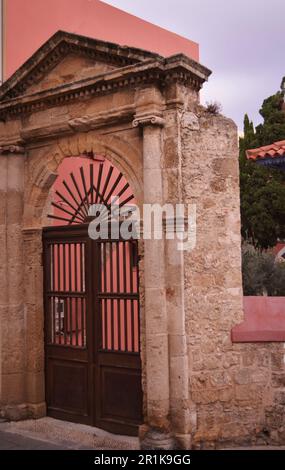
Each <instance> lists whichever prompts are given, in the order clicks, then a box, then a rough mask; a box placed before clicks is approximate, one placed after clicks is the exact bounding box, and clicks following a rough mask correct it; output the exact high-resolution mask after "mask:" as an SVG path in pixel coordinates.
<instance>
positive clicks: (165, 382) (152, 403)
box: [133, 88, 173, 449]
mask: <svg viewBox="0 0 285 470" xmlns="http://www.w3.org/2000/svg"><path fill="white" fill-rule="evenodd" d="M160 106H161V96H160V93H159V92H158V90H156V89H154V88H147V89H144V90H141V91H140V95H139V96H138V100H137V114H136V117H135V120H134V123H133V125H134V126H135V127H138V126H140V127H142V132H143V178H144V203H145V204H161V205H162V204H163V175H162V166H161V165H162V158H163V146H162V127H163V125H164V121H163V119H162V113H161V110H160ZM145 235H147V237H146V238H148V237H149V238H150V239H145V240H144V272H145V279H144V284H145V334H146V396H147V416H146V425H147V427H146V429H147V432H146V434H145V435H144V437H143V439H142V447H143V448H146V449H151V448H171V447H172V446H173V440H172V438H171V435H170V433H169V432H170V422H169V355H168V325H167V311H166V290H165V243H164V239H158V240H156V239H155V234H154V233H153V231H152V233H150V234H146V233H145Z"/></svg>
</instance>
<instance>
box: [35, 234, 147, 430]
mask: <svg viewBox="0 0 285 470" xmlns="http://www.w3.org/2000/svg"><path fill="white" fill-rule="evenodd" d="M43 248H44V301H45V360H46V402H47V412H48V415H49V416H52V417H54V418H58V419H64V420H67V421H73V422H80V423H84V424H89V425H92V426H96V427H100V428H102V429H105V430H108V431H110V432H114V433H120V434H129V435H136V434H137V428H138V425H139V424H140V423H141V421H142V389H141V360H140V334H139V327H140V318H139V276H138V252H137V249H138V247H137V241H136V240H128V241H126V240H112V239H108V240H96V241H95V240H92V239H90V238H89V237H88V227H87V225H79V226H68V227H49V228H46V229H44V231H43Z"/></svg>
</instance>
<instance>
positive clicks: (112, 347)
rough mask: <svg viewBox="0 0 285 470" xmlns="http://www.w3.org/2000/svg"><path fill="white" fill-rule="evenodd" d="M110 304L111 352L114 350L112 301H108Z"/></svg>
mask: <svg viewBox="0 0 285 470" xmlns="http://www.w3.org/2000/svg"><path fill="white" fill-rule="evenodd" d="M110 302H111V311H110V325H108V327H110V333H111V350H112V351H113V350H114V335H115V331H114V330H115V322H114V299H111V300H110Z"/></svg>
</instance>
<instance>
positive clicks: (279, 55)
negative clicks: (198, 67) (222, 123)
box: [104, 0, 285, 129]
mask: <svg viewBox="0 0 285 470" xmlns="http://www.w3.org/2000/svg"><path fill="white" fill-rule="evenodd" d="M104 1H105V2H106V3H109V4H111V5H114V6H116V7H118V8H121V9H122V10H125V11H128V12H129V13H132V14H134V15H136V16H139V17H140V18H143V19H145V20H148V21H151V22H152V23H155V24H157V25H159V26H162V27H164V28H166V29H169V30H171V31H174V32H176V33H178V34H181V35H182V36H185V37H188V38H189V39H192V40H193V41H196V42H198V43H199V44H200V60H201V63H202V64H204V65H206V66H207V67H209V68H210V69H211V70H212V71H213V75H212V76H211V77H210V80H209V83H207V84H206V85H205V87H204V90H203V92H202V95H201V96H202V101H203V102H206V101H219V102H220V103H221V104H222V107H223V113H224V114H225V115H227V116H229V117H231V118H232V119H234V120H235V121H236V123H237V124H238V126H239V128H240V129H242V122H243V116H244V113H246V112H247V113H248V114H249V116H250V118H251V119H253V120H254V123H255V124H258V123H259V122H260V121H261V117H260V116H259V113H258V110H259V109H260V106H261V104H262V101H263V99H264V98H266V97H267V96H269V95H271V94H273V93H275V92H276V91H277V90H278V89H279V87H280V83H281V79H282V77H283V76H284V75H285V52H284V45H285V40H284V31H285V29H284V26H285V0H104Z"/></svg>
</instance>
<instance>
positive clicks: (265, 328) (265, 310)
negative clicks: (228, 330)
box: [232, 297, 285, 343]
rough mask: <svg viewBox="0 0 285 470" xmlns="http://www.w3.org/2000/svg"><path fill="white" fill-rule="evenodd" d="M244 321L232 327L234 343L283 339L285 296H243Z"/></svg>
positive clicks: (284, 338) (284, 336)
mask: <svg viewBox="0 0 285 470" xmlns="http://www.w3.org/2000/svg"><path fill="white" fill-rule="evenodd" d="M243 304H244V316H245V319H244V322H243V323H241V324H240V325H237V326H235V327H234V328H233V329H232V340H233V342H236V343H246V342H250V343H254V342H259V341H261V342H263V341H281V342H283V341H285V297H244V300H243Z"/></svg>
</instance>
